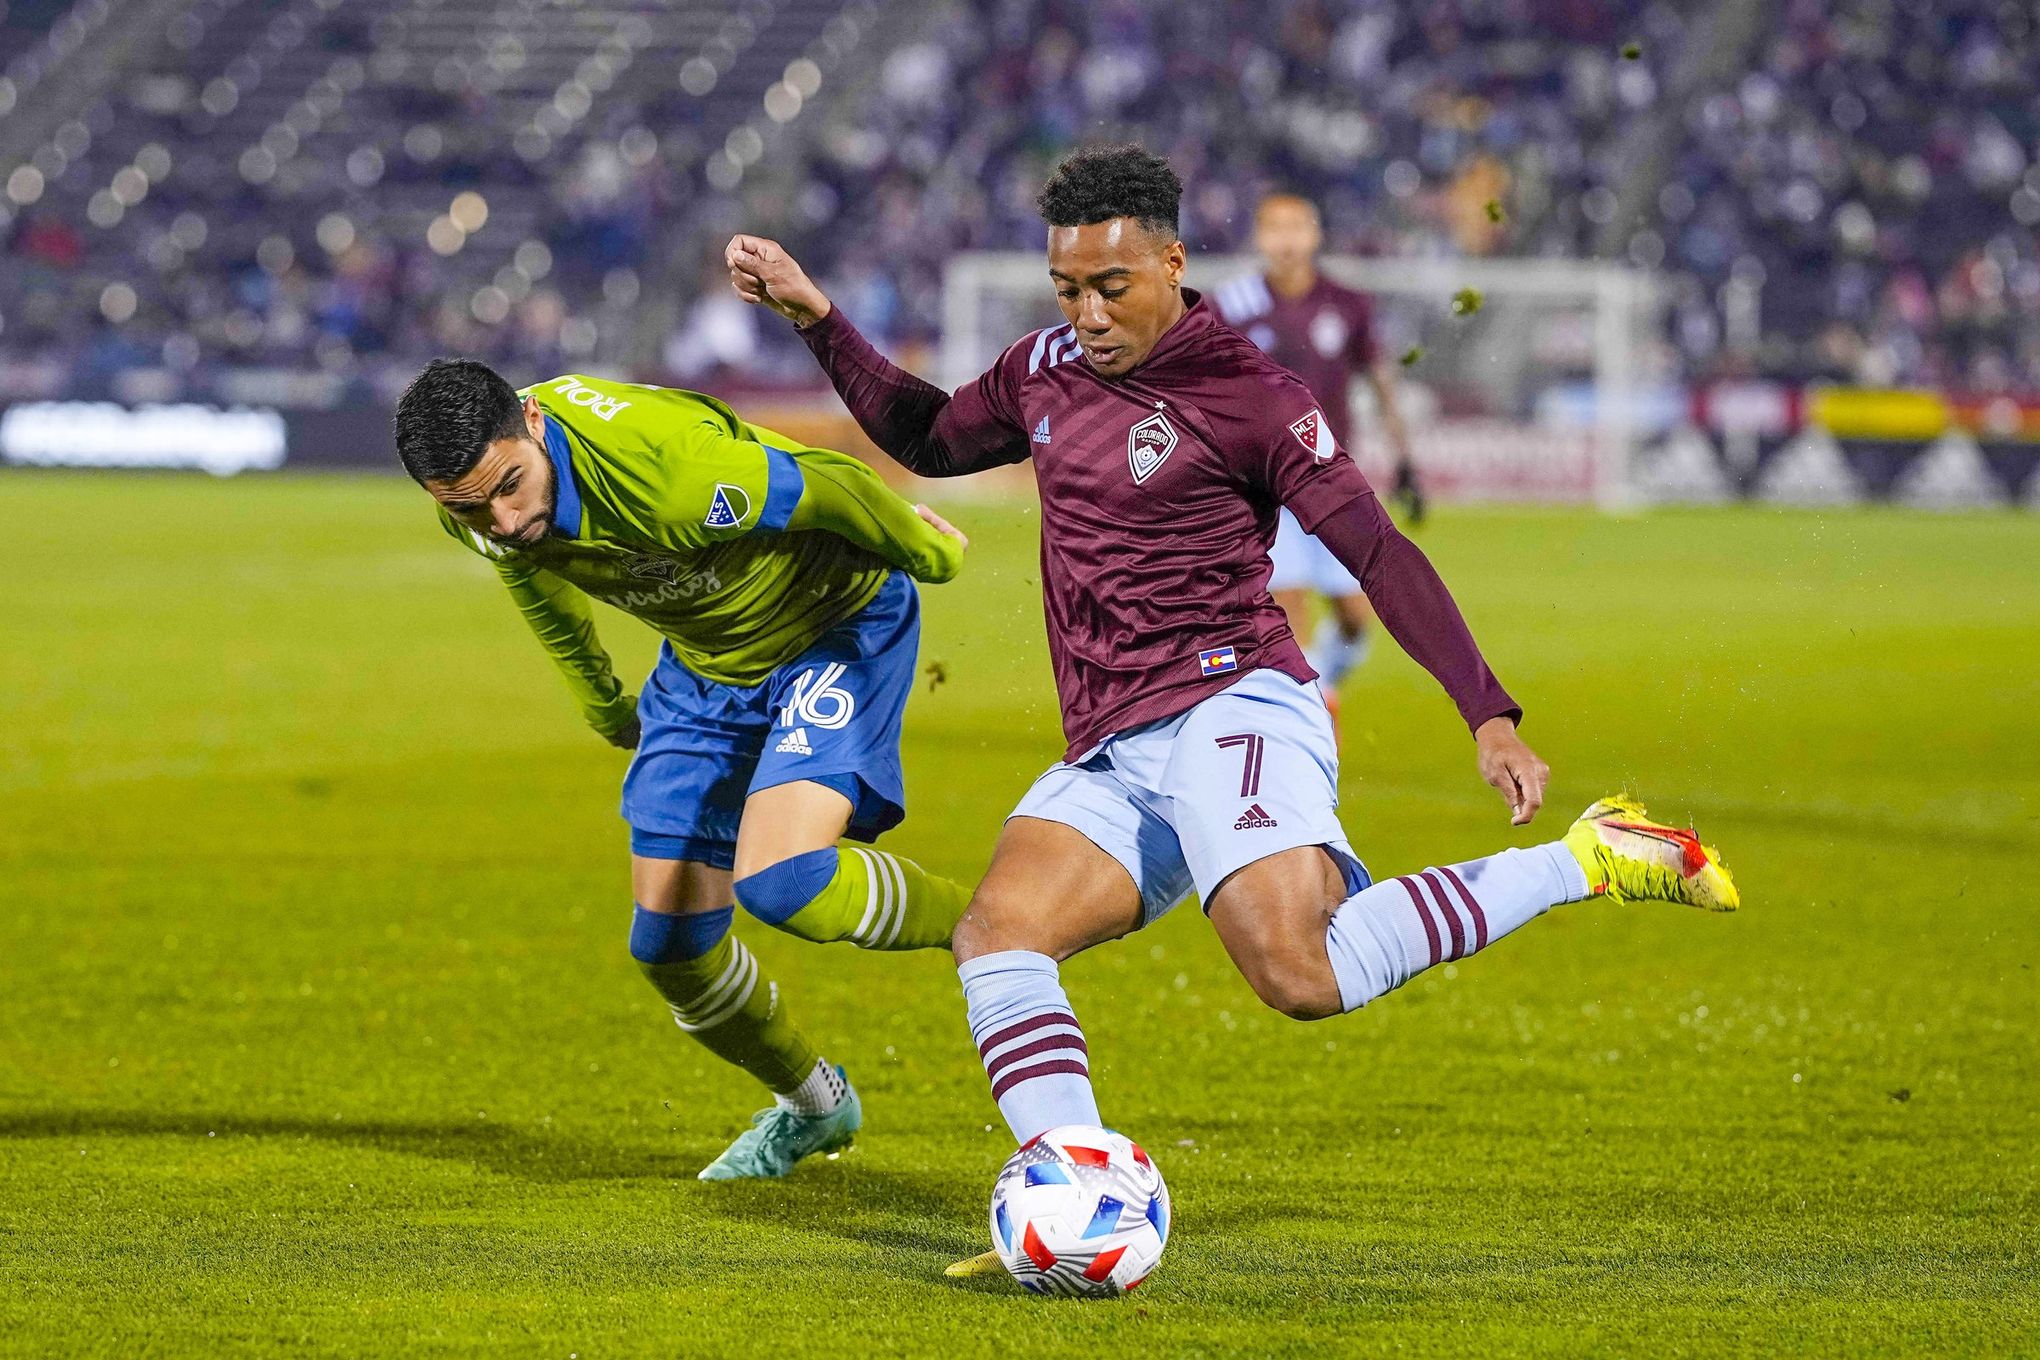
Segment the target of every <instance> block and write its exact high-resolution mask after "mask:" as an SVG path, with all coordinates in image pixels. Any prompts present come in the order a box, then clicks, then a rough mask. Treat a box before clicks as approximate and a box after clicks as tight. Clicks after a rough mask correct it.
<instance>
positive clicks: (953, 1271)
mask: <svg viewBox="0 0 2040 1360" xmlns="http://www.w3.org/2000/svg"><path fill="white" fill-rule="evenodd" d="M942 1273H943V1274H944V1275H947V1276H948V1277H949V1278H950V1279H952V1280H974V1279H978V1278H980V1277H982V1276H985V1275H1004V1274H1005V1273H1006V1263H1005V1262H1004V1261H1001V1260H1000V1259H999V1253H997V1252H996V1251H983V1252H979V1253H978V1254H977V1255H976V1256H972V1257H970V1258H968V1259H966V1260H962V1261H958V1262H957V1263H956V1264H955V1265H953V1266H948V1267H945V1268H944V1269H943V1271H942Z"/></svg>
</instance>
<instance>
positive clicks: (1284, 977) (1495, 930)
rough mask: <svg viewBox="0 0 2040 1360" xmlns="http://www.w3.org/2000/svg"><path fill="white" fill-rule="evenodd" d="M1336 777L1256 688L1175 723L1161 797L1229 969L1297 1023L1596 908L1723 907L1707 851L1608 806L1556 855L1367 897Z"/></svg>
mask: <svg viewBox="0 0 2040 1360" xmlns="http://www.w3.org/2000/svg"><path fill="white" fill-rule="evenodd" d="M1337 777H1338V766H1337V761H1336V758H1335V757H1334V756H1333V754H1332V739H1331V728H1330V723H1329V721H1328V719H1327V717H1326V715H1325V712H1324V709H1323V707H1322V706H1321V705H1320V704H1319V703H1318V702H1317V700H1316V696H1315V695H1314V694H1312V692H1311V691H1310V690H1309V689H1308V688H1307V687H1305V686H1302V685H1299V684H1297V683H1296V682H1295V681H1293V680H1290V679H1289V678H1288V677H1286V676H1282V675H1279V674H1276V673H1274V672H1266V671H1263V672H1257V673H1255V674H1253V675H1251V676H1248V677H1247V678H1246V679H1244V680H1242V681H1240V682H1239V683H1238V684H1237V685H1235V686H1234V687H1233V688H1232V689H1229V690H1227V691H1226V692H1224V693H1223V694H1220V695H1217V696H1215V697H1213V698H1211V699H1207V700H1205V701H1204V702H1203V703H1202V704H1199V705H1198V706H1197V707H1196V708H1195V709H1193V710H1192V711H1191V712H1190V714H1189V715H1187V716H1186V717H1185V718H1184V719H1183V721H1182V722H1181V724H1180V725H1179V726H1178V727H1177V729H1176V731H1175V739H1174V742H1173V745H1172V747H1171V750H1170V752H1169V754H1168V757H1167V768H1166V770H1165V771H1164V774H1163V777H1162V780H1161V789H1162V791H1163V792H1164V793H1165V794H1167V795H1168V799H1167V807H1168V808H1169V815H1170V817H1171V819H1172V825H1173V827H1174V829H1175V831H1176V834H1177V835H1178V837H1179V838H1180V840H1181V843H1182V847H1183V854H1184V858H1185V860H1186V862H1187V863H1188V864H1189V866H1190V870H1191V872H1192V874H1193V876H1194V877H1195V879H1196V881H1197V884H1198V887H1199V888H1200V889H1201V890H1202V891H1203V893H1204V898H1205V902H1206V904H1207V910H1208V912H1209V914H1210V916H1211V921H1212V925H1213V926H1214V927H1215V928H1216V929H1217V930H1218V933H1219V937H1220V939H1221V940H1223V941H1224V943H1225V946H1226V950H1227V952H1228V953H1229V954H1230V955H1231V956H1232V958H1233V960H1234V962H1235V963H1236V964H1237V965H1238V966H1239V968H1240V971H1241V972H1242V973H1243V974H1244V975H1245V976H1246V978H1247V981H1248V982H1249V983H1250V984H1251V985H1252V986H1253V988H1254V990H1255V992H1256V994H1257V995H1259V996H1260V997H1261V999H1262V1000H1264V1001H1266V1002H1267V1003H1268V1004H1269V1005H1270V1006H1273V1007H1275V1008H1276V1009H1278V1010H1280V1011H1282V1012H1283V1013H1284V1014H1287V1015H1291V1016H1294V1017H1296V1018H1298V1019H1317V1018H1321V1017H1324V1016H1329V1015H1336V1014H1339V1013H1340V1012H1342V1011H1350V1010H1355V1009H1357V1008H1359V1007H1360V1006H1364V1005H1366V1004H1367V1003H1368V1002H1369V1001H1371V1000H1373V999H1374V998H1376V997H1378V996H1381V995H1383V994H1384V993H1386V992H1388V991H1391V990H1393V989H1394V988H1396V987H1399V986H1401V985H1402V984H1403V983H1404V982H1406V981H1408V980H1409V979H1410V978H1411V977H1413V976H1415V974H1417V973H1418V972H1421V971H1422V970H1423V969H1425V968H1429V967H1431V966H1433V965H1435V964H1439V963H1446V962H1450V961H1452V960H1454V959H1460V958H1464V957H1466V956H1467V955H1468V954H1472V953H1474V952H1476V951H1478V950H1481V949H1485V948H1487V947H1488V946H1489V945H1491V944H1493V943H1494V942H1495V941H1497V940H1499V939H1501V938H1502V937H1503V936H1505V935H1507V934H1509V933H1511V932H1512V931H1514V930H1516V929H1518V928H1519V927H1521V926H1523V925H1526V924H1527V923H1529V922H1530V921H1532V920H1534V919H1536V918H1537V917H1538V916H1540V915H1542V914H1543V913H1545V912H1546V911H1549V910H1550V909H1551V908H1552V907H1554V906H1558V905H1560V904H1562V903H1566V902H1575V901H1578V900H1580V899H1581V898H1584V897H1587V896H1590V895H1593V894H1597V893H1610V894H1614V895H1616V896H1618V897H1621V898H1623V899H1625V900H1639V901H1641V900H1653V901H1667V902H1678V903H1684V904H1688V905H1693V906H1701V907H1707V908H1711V909H1714V910H1733V909H1734V906H1735V902H1736V898H1735V888H1734V885H1733V883H1731V882H1730V881H1729V878H1728V874H1727V871H1726V870H1725V869H1723V868H1722V867H1721V865H1720V861H1719V859H1718V857H1717V856H1715V854H1714V852H1713V851H1711V850H1708V849H1707V848H1705V847H1704V846H1702V845H1701V844H1700V842H1699V840H1698V839H1697V838H1696V837H1695V836H1694V835H1693V833H1692V832H1690V831H1682V830H1679V829H1677V828H1674V827H1669V826H1663V825H1660V824H1658V823H1654V822H1651V821H1649V820H1648V819H1647V817H1646V816H1645V814H1644V812H1643V809H1642V808H1641V807H1639V806H1638V805H1636V804H1634V803H1631V802H1625V801H1620V800H1609V801H1605V802H1602V803H1597V804H1595V805H1594V806H1593V807H1592V808H1589V809H1588V810H1587V813H1586V815H1585V816H1584V817H1582V818H1581V820H1580V821H1579V822H1578V823H1576V824H1575V825H1574V827H1573V828H1572V830H1571V831H1570V832H1568V834H1567V835H1566V837H1565V839H1564V840H1561V841H1556V842H1553V843H1551V844H1548V845H1539V846H1533V847H1531V848H1529V849H1525V850H1504V851H1502V852H1500V853H1499V854H1494V855H1488V856H1485V857H1484V858H1481V859H1476V860H1469V861H1466V862H1464V863H1459V864H1450V865H1444V866H1441V867H1437V868H1431V869H1425V870H1423V871H1421V872H1420V873H1416V874H1411V875H1406V876H1404V877H1402V878H1398V879H1394V880H1391V881H1390V882H1386V883H1380V884H1373V883H1370V882H1369V878H1368V875H1367V872H1366V869H1365V867H1364V866H1362V865H1361V864H1360V862H1359V860H1358V859H1357V858H1356V857H1355V856H1354V855H1353V854H1352V852H1351V850H1350V849H1349V848H1348V847H1347V845H1346V842H1345V832H1344V830H1343V829H1342V828H1341V827H1340V825H1339V821H1338V817H1337V805H1338V803H1337V794H1336V791H1335V790H1336V784H1337Z"/></svg>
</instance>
